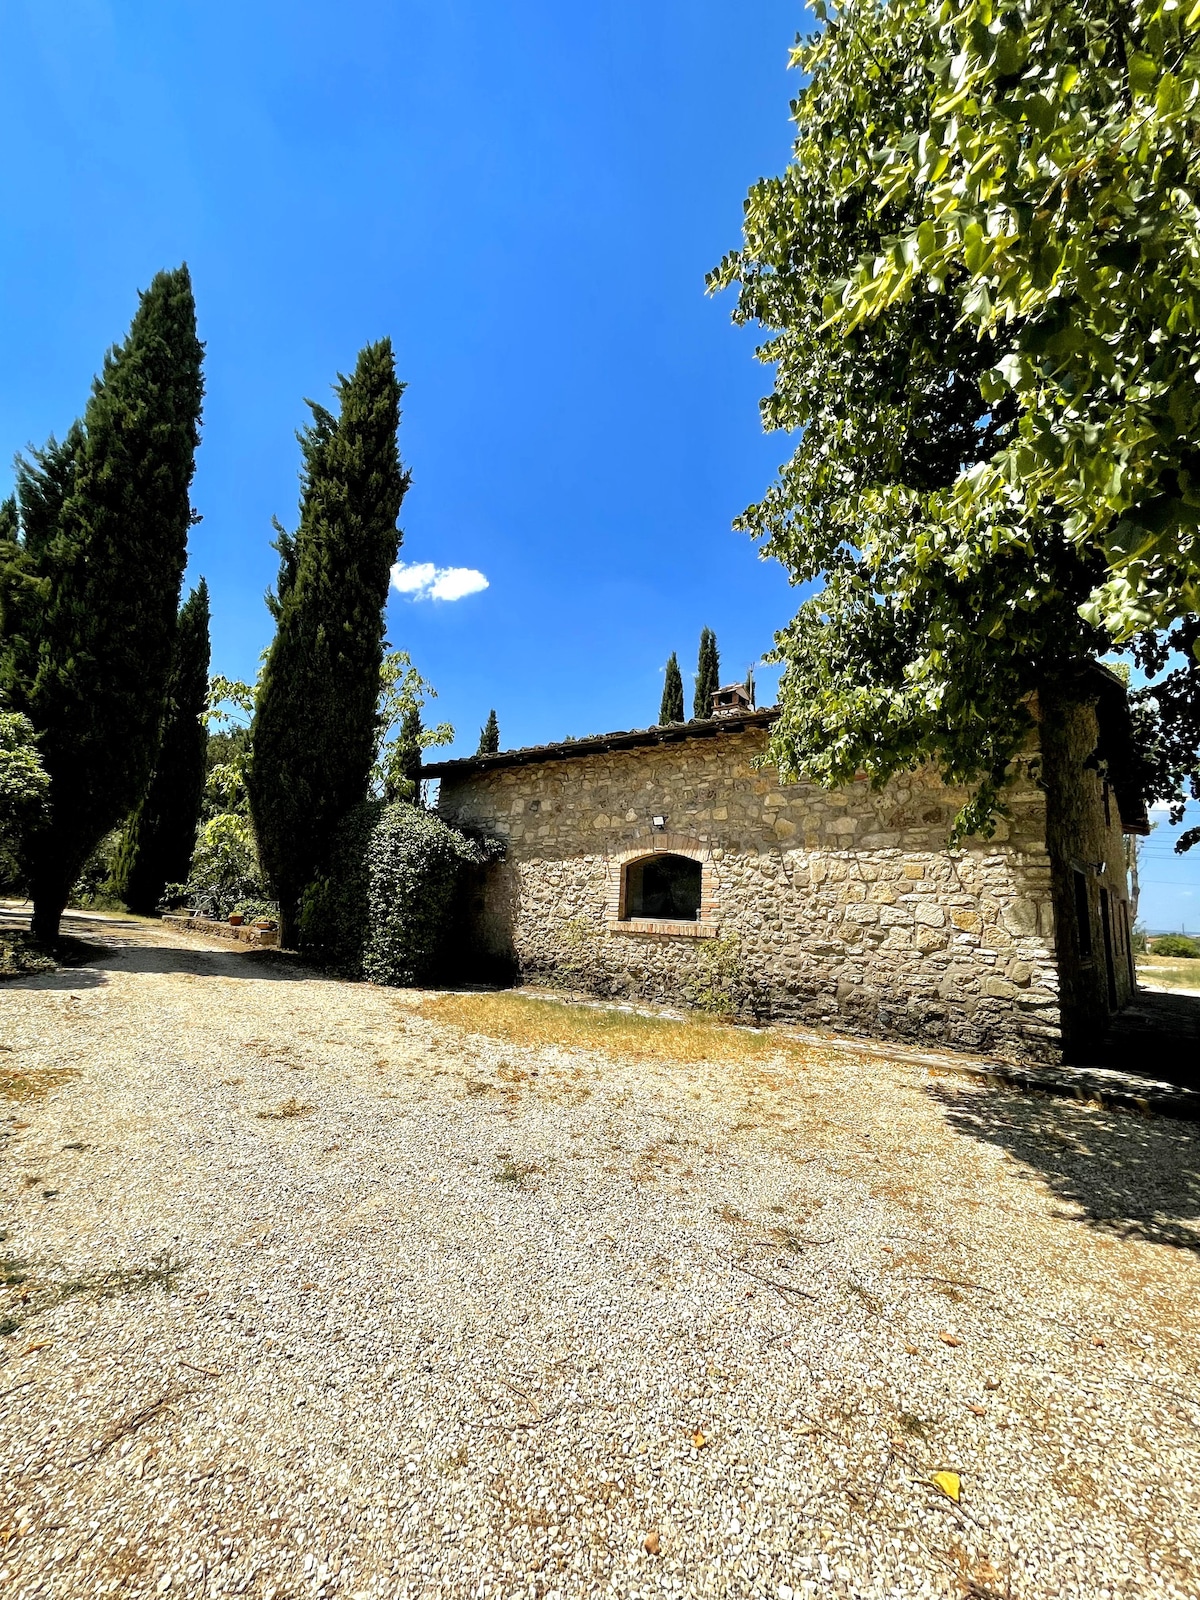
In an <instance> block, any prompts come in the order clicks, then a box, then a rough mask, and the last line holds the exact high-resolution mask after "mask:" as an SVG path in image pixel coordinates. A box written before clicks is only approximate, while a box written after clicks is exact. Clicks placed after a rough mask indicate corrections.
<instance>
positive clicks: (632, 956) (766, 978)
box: [424, 666, 1148, 1062]
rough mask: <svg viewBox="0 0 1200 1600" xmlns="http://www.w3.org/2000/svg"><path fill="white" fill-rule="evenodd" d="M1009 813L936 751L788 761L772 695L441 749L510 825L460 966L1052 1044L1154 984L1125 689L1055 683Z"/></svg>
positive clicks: (1026, 1046) (449, 817)
mask: <svg viewBox="0 0 1200 1600" xmlns="http://www.w3.org/2000/svg"><path fill="white" fill-rule="evenodd" d="M1033 709H1034V712H1035V720H1036V724H1037V737H1036V739H1035V740H1033V741H1031V744H1030V747H1029V749H1028V750H1027V752H1026V753H1025V754H1024V756H1023V757H1022V759H1021V761H1020V763H1019V772H1018V776H1017V780H1016V782H1015V783H1014V785H1013V788H1012V791H1011V794H1010V797H1009V807H1010V816H1009V817H1008V818H1007V819H1006V820H1004V821H1002V822H1001V823H1000V825H999V827H998V828H997V831H996V833H995V835H994V836H993V837H992V838H991V839H986V840H983V839H979V840H972V841H968V842H967V843H966V844H965V845H963V846H962V847H959V848H955V849H950V848H949V847H948V844H947V840H948V837H949V832H950V826H951V822H952V819H953V817H954V815H955V813H956V812H957V810H958V809H959V806H960V805H961V803H962V800H963V798H964V796H963V795H962V794H961V793H960V792H958V791H955V790H953V789H950V788H947V787H946V786H945V785H944V784H943V783H942V782H941V781H940V780H939V778H938V777H937V776H936V775H935V774H934V773H933V772H932V771H930V770H919V771H916V772H913V773H911V774H909V775H906V776H903V777H899V778H896V779H893V780H892V781H891V782H890V783H889V784H888V785H887V786H886V787H885V788H883V789H880V790H873V789H872V788H871V786H870V785H869V784H868V783H867V782H866V781H865V779H863V780H860V781H856V782H854V783H852V784H850V785H849V786H847V787H845V788H843V789H841V790H837V791H829V790H825V789H821V788H817V787H814V786H811V785H807V784H803V783H786V784H781V783H780V781H779V776H778V774H777V773H776V772H775V770H774V769H772V768H771V767H770V766H766V765H763V764H762V762H763V758H764V755H765V751H766V742H767V734H768V729H769V728H770V725H771V723H772V721H773V720H774V718H775V716H776V713H775V711H773V710H754V709H753V708H752V707H751V706H750V705H749V703H748V701H747V698H746V696H745V694H744V692H742V691H741V690H740V688H738V687H734V688H730V689H724V690H722V691H721V692H720V693H719V694H718V695H717V696H716V697H715V703H714V712H713V715H712V716H711V717H710V718H707V719H704V720H700V721H694V722H687V723H678V724H670V725H668V726H661V727H654V728H646V729H642V730H637V731H633V732H627V733H610V734H603V735H600V736H597V737H594V738H587V739H578V740H571V741H568V742H565V743H562V744H553V745H542V746H537V747H535V748H531V749H524V750H509V751H502V752H500V753H499V754H497V755H487V756H474V757H471V758H469V759H466V760H456V761H442V762H438V763H435V764H432V765H428V766H426V768H425V769H424V770H425V775H426V776H427V777H436V778H438V779H440V795H439V801H438V809H439V812H440V815H441V816H442V817H443V818H444V819H445V820H446V821H447V822H449V823H452V824H453V825H455V826H456V827H459V828H461V829H463V830H464V831H465V832H467V833H470V834H474V835H476V836H486V837H489V838H492V839H494V840H496V841H499V842H502V843H503V845H504V852H503V856H502V858H501V859H499V860H498V861H496V862H495V863H494V864H493V865H491V866H490V867H488V868H485V869H483V870H482V871H481V873H480V874H479V876H478V879H477V881H476V882H475V883H474V884H473V886H472V888H471V891H470V893H469V894H468V896H467V903H466V904H465V907H464V913H463V914H464V918H465V926H464V927H463V929H462V937H461V941H460V948H461V951H462V952H463V958H464V972H466V971H467V970H468V968H469V970H470V972H471V974H472V975H474V976H478V977H492V978H520V979H521V980H523V981H526V982H531V983H538V984H543V985H554V986H557V987H560V988H567V989H572V990H582V991H588V992H591V993H594V994H598V995H603V996H609V997H615V996H622V997H628V998H637V999H642V1000H649V1001H656V1002H666V1003H681V1004H685V1005H686V1004H690V1005H695V1006H700V1007H702V1008H703V1007H706V1006H707V1007H715V1008H720V1009H726V1010H729V1009H732V1010H734V1011H735V1012H736V1013H737V1014H739V1015H741V1016H743V1017H753V1018H755V1019H759V1020H766V1019H768V1018H770V1019H778V1020H782V1021H789V1022H798V1023H805V1024H809V1025H814V1024H815V1025H817V1026H822V1027H828V1028H831V1029H835V1030H838V1031H843V1032H845V1031H849V1032H857V1033H863V1034H870V1035H874V1036H878V1037H883V1038H899V1039H904V1040H909V1041H915V1042H925V1043H928V1044H930V1045H936V1046H942V1047H959V1048H963V1049H971V1050H981V1051H986V1052H991V1053H995V1054H998V1055H1003V1056H1006V1057H1009V1058H1015V1059H1024V1060H1033V1061H1044V1062H1048V1061H1055V1060H1058V1059H1061V1057H1062V1056H1063V1054H1064V1053H1066V1054H1067V1055H1070V1054H1072V1053H1077V1052H1078V1051H1079V1050H1081V1049H1084V1048H1086V1047H1087V1045H1088V1043H1089V1042H1090V1041H1093V1040H1095V1039H1096V1038H1097V1037H1098V1036H1099V1035H1100V1034H1101V1033H1102V1032H1103V1029H1104V1028H1105V1026H1106V1024H1107V1021H1108V1018H1109V1017H1110V1016H1111V1014H1112V1013H1114V1012H1115V1011H1117V1010H1119V1009H1120V1008H1121V1007H1122V1006H1123V1005H1124V1004H1126V1002H1127V1001H1128V1000H1129V999H1130V998H1131V997H1132V995H1133V992H1134V989H1135V977H1134V966H1133V953H1132V946H1131V941H1130V934H1131V931H1132V930H1131V925H1130V910H1129V890H1128V879H1127V873H1126V862H1125V852H1124V841H1123V837H1122V834H1123V832H1146V831H1147V829H1148V823H1147V818H1146V813H1145V807H1144V804H1143V802H1142V799H1141V797H1140V794H1139V793H1138V792H1137V788H1136V781H1135V773H1136V760H1135V758H1134V753H1133V747H1132V740H1131V735H1130V728H1129V715H1128V708H1127V705H1126V699H1125V690H1124V686H1123V685H1122V683H1121V681H1120V679H1119V678H1117V677H1116V676H1115V675H1114V674H1112V673H1110V672H1108V670H1107V669H1105V668H1103V667H1099V666H1097V667H1094V668H1091V669H1089V670H1088V671H1087V673H1086V674H1084V676H1083V678H1082V679H1081V682H1080V684H1079V686H1078V689H1077V691H1074V692H1073V693H1072V695H1071V696H1070V697H1069V698H1067V699H1065V700H1064V701H1063V702H1062V703H1061V704H1056V705H1055V707H1054V708H1053V709H1047V708H1046V707H1045V706H1035V707H1034V708H1033Z"/></svg>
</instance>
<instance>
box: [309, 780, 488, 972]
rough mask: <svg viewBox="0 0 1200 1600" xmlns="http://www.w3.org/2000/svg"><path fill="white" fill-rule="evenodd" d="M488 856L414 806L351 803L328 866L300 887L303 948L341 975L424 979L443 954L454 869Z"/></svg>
mask: <svg viewBox="0 0 1200 1600" xmlns="http://www.w3.org/2000/svg"><path fill="white" fill-rule="evenodd" d="M489 854H490V852H489V849H488V847H487V846H482V845H479V844H476V843H474V842H473V841H472V840H470V839H467V838H466V837H464V835H463V834H461V833H458V832H456V831H455V829H453V828H449V827H447V826H446V824H445V823H444V822H442V821H441V820H440V818H438V817H435V816H433V815H432V814H431V813H430V812H428V811H422V810H421V809H420V808H419V807H417V806H412V805H407V804H405V803H403V802H397V803H395V804H393V805H386V804H384V803H383V802H382V801H378V800H369V801H367V802H366V804H364V805H361V806H357V807H355V809H354V810H353V811H352V812H350V814H349V816H347V817H346V818H345V820H344V821H343V822H342V824H341V825H340V827H339V828H338V830H337V833H336V835H335V839H334V845H333V851H332V855H331V858H330V863H329V871H328V872H327V873H326V875H325V876H324V877H323V878H321V879H319V880H318V881H317V882H316V883H313V884H310V885H309V888H308V890H307V891H306V892H305V895H304V898H303V902H302V906H301V913H300V945H301V949H302V950H304V951H305V953H306V954H311V955H314V956H316V957H317V958H318V959H320V960H322V961H324V962H325V963H326V964H327V965H329V966H331V967H333V968H334V969H335V970H336V971H339V972H342V973H344V974H345V975H346V976H347V977H355V978H357V977H362V978H367V979H369V980H370V981H371V982H372V983H382V984H388V985H393V986H400V985H405V984H416V983H423V982H427V981H428V980H429V978H430V977H432V976H433V974H434V973H435V972H436V971H437V969H438V966H439V963H440V960H441V958H442V955H443V951H444V947H445V944H446V940H447V936H448V934H449V932H450V928H451V925H452V922H453V908H454V899H455V893H456V890H457V888H458V884H459V878H460V874H461V873H462V870H463V868H464V867H467V866H481V865H482V864H483V863H484V861H486V860H487V859H489Z"/></svg>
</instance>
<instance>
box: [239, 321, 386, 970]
mask: <svg viewBox="0 0 1200 1600" xmlns="http://www.w3.org/2000/svg"><path fill="white" fill-rule="evenodd" d="M336 393H337V396H338V400H339V403H340V409H339V414H338V415H337V416H335V415H333V413H331V412H329V411H327V410H326V409H325V408H324V407H323V406H319V405H315V404H313V403H312V402H311V401H310V402H309V404H310V407H311V410H312V414H313V420H312V423H311V425H310V426H309V427H307V428H306V429H304V431H303V432H302V433H301V434H300V444H301V449H302V453H303V463H304V465H303V474H302V495H301V506H300V524H299V528H298V530H297V532H296V533H295V535H292V534H289V533H287V532H285V531H284V530H282V529H280V530H279V539H278V542H277V545H276V548H277V549H278V551H279V554H280V569H279V580H278V586H277V590H276V593H275V595H274V596H273V597H272V600H271V606H272V611H273V613H274V616H275V620H276V632H275V639H274V641H273V643H272V645H271V648H270V651H269V652H268V655H267V659H266V663H265V665H264V667H263V671H262V676H261V678H260V681H259V685H258V695H257V700H256V706H255V716H254V726H253V733H252V744H253V753H252V757H251V762H250V771H249V791H250V806H251V812H252V814H253V818H254V831H255V834H256V835H257V839H258V848H259V853H260V856H261V859H262V864H263V868H264V870H265V872H266V875H267V879H268V881H269V882H270V884H271V886H272V888H273V890H274V892H275V894H276V895H277V896H278V899H279V913H280V935H281V940H282V942H283V943H284V944H287V943H289V942H290V941H291V940H292V938H293V936H294V933H295V928H296V915H297V912H298V909H299V904H300V897H301V895H302V894H303V892H304V890H305V887H306V886H307V885H308V884H309V883H311V882H312V881H313V879H314V878H315V877H316V876H317V875H318V873H319V872H320V871H321V869H322V867H323V864H324V860H325V855H326V852H327V850H328V847H329V841H330V839H331V837H332V834H333V830H334V829H335V828H336V826H337V824H338V822H339V820H340V819H341V818H342V817H343V816H345V815H346V813H347V812H348V811H349V810H350V809H351V808H352V807H353V806H355V805H358V804H360V803H361V802H362V801H363V800H364V799H365V798H366V795H367V789H368V785H369V782H370V776H371V769H372V765H373V762H374V759H375V750H376V735H377V731H378V725H377V721H376V702H377V700H378V697H379V689H380V667H381V664H382V661H383V608H384V605H385V603H386V601H387V593H388V579H389V574H390V570H391V567H392V565H393V563H394V562H395V560H396V555H397V552H398V550H399V545H400V532H399V529H398V528H397V526H396V519H397V517H398V515H399V512H400V503H401V501H402V500H403V498H404V494H405V491H406V490H407V488H408V483H409V477H408V474H407V473H406V472H405V471H403V470H402V468H401V465H400V455H399V449H398V446H397V442H396V434H397V429H398V427H399V423H400V396H401V394H402V393H403V385H401V384H400V383H399V382H398V381H397V379H396V373H395V364H394V361H393V357H392V346H391V341H390V340H388V339H383V340H381V341H380V342H379V343H377V344H371V345H367V346H366V347H365V348H364V349H363V350H362V351H361V352H360V354H359V357H358V362H357V365H356V366H355V370H354V373H353V376H351V377H349V378H345V377H339V379H338V382H337V386H336Z"/></svg>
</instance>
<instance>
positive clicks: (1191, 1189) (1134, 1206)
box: [926, 1082, 1200, 1252]
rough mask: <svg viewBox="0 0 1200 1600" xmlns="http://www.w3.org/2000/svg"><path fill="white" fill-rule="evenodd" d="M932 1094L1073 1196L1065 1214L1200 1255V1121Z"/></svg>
mask: <svg viewBox="0 0 1200 1600" xmlns="http://www.w3.org/2000/svg"><path fill="white" fill-rule="evenodd" d="M926 1092H927V1093H928V1094H929V1095H930V1097H931V1098H932V1099H933V1100H935V1101H936V1102H937V1103H938V1104H939V1105H940V1106H941V1108H942V1110H943V1112H944V1113H945V1116H946V1120H947V1122H948V1123H949V1124H950V1126H951V1128H953V1129H954V1131H955V1132H956V1133H960V1134H964V1135H965V1136H967V1137H968V1138H972V1139H980V1140H983V1141H985V1142H986V1143H988V1144H992V1145H998V1146H1000V1148H1001V1149H1004V1150H1007V1151H1008V1153H1009V1155H1011V1156H1013V1157H1014V1158H1015V1159H1016V1160H1017V1161H1018V1162H1020V1163H1021V1164H1022V1165H1023V1166H1025V1167H1027V1168H1029V1169H1030V1173H1029V1175H1030V1177H1031V1179H1033V1178H1040V1179H1042V1181H1043V1182H1044V1183H1045V1184H1046V1185H1047V1186H1048V1187H1049V1189H1050V1191H1051V1193H1052V1194H1054V1195H1055V1196H1057V1198H1058V1199H1059V1200H1061V1201H1063V1202H1064V1209H1063V1210H1062V1211H1061V1212H1060V1213H1059V1215H1061V1216H1063V1217H1066V1218H1071V1219H1074V1220H1078V1221H1079V1222H1082V1223H1084V1224H1085V1225H1086V1226H1088V1227H1091V1228H1095V1229H1098V1230H1099V1231H1101V1232H1104V1233H1108V1234H1112V1235H1114V1236H1115V1237H1117V1238H1122V1239H1130V1238H1133V1239H1144V1240H1146V1241H1147V1242H1149V1243H1151V1244H1165V1245H1172V1246H1174V1247H1175V1248H1177V1249H1181V1250H1194V1251H1197V1252H1200V1140H1197V1133H1198V1132H1200V1128H1197V1126H1196V1124H1195V1123H1191V1122H1183V1121H1178V1120H1176V1119H1173V1118H1170V1117H1139V1116H1136V1115H1135V1114H1133V1113H1131V1112H1128V1111H1105V1110H1100V1109H1097V1108H1095V1107H1093V1106H1089V1105H1086V1104H1084V1103H1082V1102H1079V1101H1072V1100H1060V1099H1056V1098H1053V1097H1051V1096H1049V1095H1030V1094H1014V1093H1013V1092H1012V1091H1011V1090H1005V1089H986V1090H974V1089H972V1090H959V1089H957V1088H955V1087H954V1086H953V1085H952V1084H950V1083H947V1082H934V1083H933V1084H931V1085H930V1086H929V1088H928V1089H927V1090H926ZM1066 1208H1069V1209H1066Z"/></svg>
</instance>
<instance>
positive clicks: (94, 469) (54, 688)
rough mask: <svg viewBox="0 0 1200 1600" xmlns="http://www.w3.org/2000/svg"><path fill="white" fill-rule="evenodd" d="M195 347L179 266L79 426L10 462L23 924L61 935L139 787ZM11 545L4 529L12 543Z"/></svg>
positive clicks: (184, 516)
mask: <svg viewBox="0 0 1200 1600" xmlns="http://www.w3.org/2000/svg"><path fill="white" fill-rule="evenodd" d="M203 353H204V352H203V346H202V345H201V344H200V341H199V340H198V339H197V337H196V308H195V303H194V301H193V298H192V285H191V279H190V277H189V274H188V270H187V268H186V267H180V268H179V269H178V270H177V271H174V272H161V273H159V274H158V275H157V277H156V278H155V279H154V281H153V283H152V284H151V285H150V287H149V289H147V290H146V291H145V293H144V294H142V295H141V297H140V305H139V307H138V310H137V314H136V315H135V317H134V319H133V322H132V324H131V326H130V329H129V335H128V337H127V338H126V340H125V342H124V343H123V344H121V345H118V346H116V347H115V348H114V349H113V350H111V351H110V352H109V353H108V355H107V356H106V357H105V361H104V367H103V370H102V372H101V374H100V376H99V377H98V378H97V379H96V380H95V382H94V384H93V386H92V393H91V396H90V398H89V400H88V404H87V408H86V410H85V412H84V416H83V420H82V423H80V424H76V425H75V426H74V427H73V428H72V429H71V431H70V433H69V434H68V435H67V438H66V439H65V440H64V441H63V443H62V444H61V445H60V444H57V443H56V442H55V441H54V440H51V442H50V444H49V445H48V446H47V448H46V449H45V450H44V451H41V452H38V453H36V454H35V455H34V456H33V458H32V460H30V461H21V462H19V463H18V472H17V498H18V502H19V506H20V519H21V542H20V545H19V547H18V552H17V553H16V554H15V555H14V552H13V551H12V549H11V548H10V549H9V550H8V551H7V559H5V560H4V561H3V562H2V563H0V565H2V568H3V570H2V574H0V582H2V584H3V591H4V592H3V597H2V604H0V614H2V615H3V617H4V630H5V631H4V639H3V643H2V644H0V683H2V684H3V685H4V686H5V687H6V688H7V689H8V691H9V693H10V694H11V697H12V701H13V705H14V709H17V710H20V711H23V712H24V713H25V714H26V715H27V716H28V717H29V719H30V721H31V722H32V723H33V725H34V727H35V728H36V730H37V732H38V736H39V749H40V751H41V755H42V760H43V763H44V765H45V768H46V771H47V772H48V774H49V776H50V806H49V810H48V814H47V818H46V821H45V823H44V824H43V825H41V826H39V827H38V828H37V830H36V831H35V832H34V833H33V834H32V835H31V837H30V839H29V840H28V842H27V859H28V868H29V887H30V892H31V894H32V897H33V902H34V915H33V931H34V933H35V935H36V936H37V937H38V938H41V939H43V940H50V939H53V938H55V937H56V936H57V934H58V926H59V919H60V917H61V915H62V911H63V907H64V906H65V905H66V903H67V896H68V894H69V893H70V889H71V885H72V884H73V883H74V882H75V879H76V878H77V876H78V874H79V871H80V869H81V868H82V866H83V863H84V862H85V861H86V860H87V858H88V856H89V855H90V854H91V852H92V851H93V850H94V849H95V847H96V845H97V844H98V843H99V841H100V840H101V839H102V838H103V836H104V835H105V834H106V833H107V832H108V831H109V830H110V829H111V828H113V827H114V826H115V825H116V824H117V823H118V822H119V821H120V820H121V818H122V817H123V816H126V815H128V812H129V810H130V808H131V807H132V806H133V805H134V804H135V803H136V802H137V800H138V797H139V795H140V794H141V793H142V792H143V791H144V789H145V787H146V783H147V780H148V778H149V775H150V769H151V767H152V765H153V761H154V755H155V750H156V748H157V745H158V738H159V731H160V727H161V723H162V715H163V706H164V702H165V697H166V686H167V677H168V674H169V672H170V668H171V654H172V650H173V647H174V642H175V625H176V612H177V609H178V606H179V586H180V582H181V580H182V578H183V569H184V566H185V564H186V560H187V534H188V528H189V526H190V524H191V521H192V512H191V506H190V503H189V499H188V490H189V487H190V485H191V480H192V473H193V470H194V466H195V452H196V445H197V443H198V441H199V423H200V404H201V399H202V395H203V380H202V378H201V370H200V369H201V361H202V358H203ZM9 543H11V541H9Z"/></svg>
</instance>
